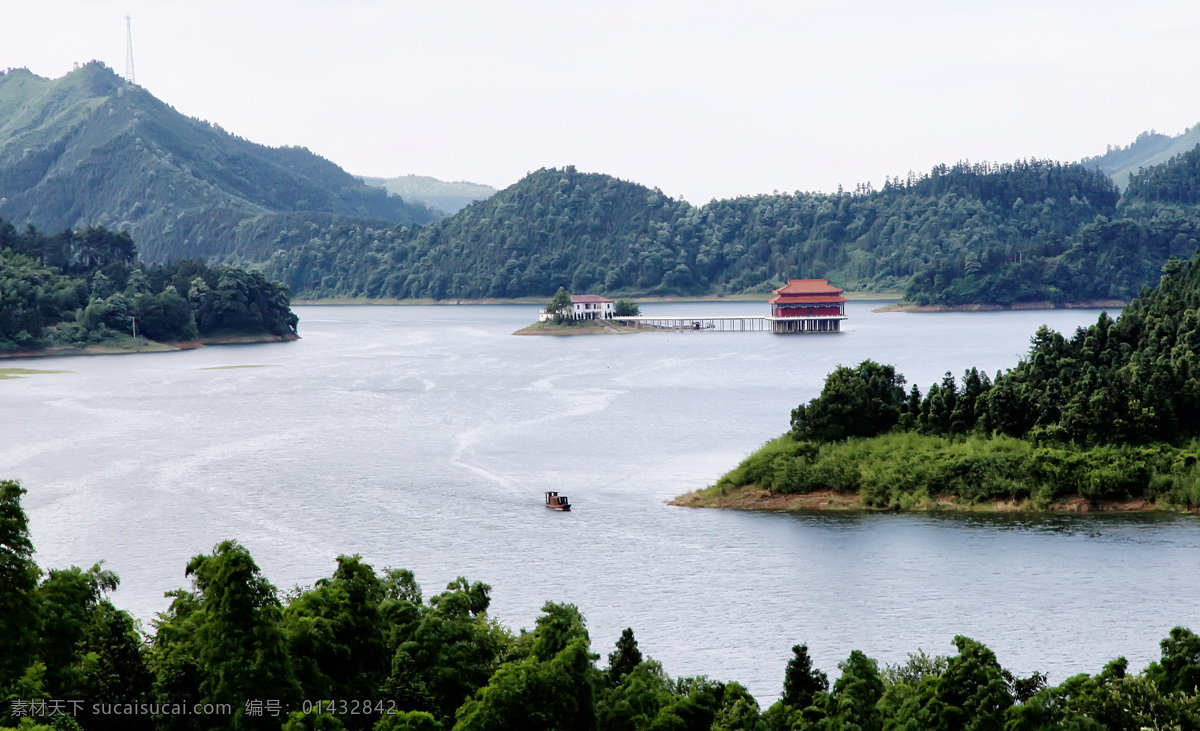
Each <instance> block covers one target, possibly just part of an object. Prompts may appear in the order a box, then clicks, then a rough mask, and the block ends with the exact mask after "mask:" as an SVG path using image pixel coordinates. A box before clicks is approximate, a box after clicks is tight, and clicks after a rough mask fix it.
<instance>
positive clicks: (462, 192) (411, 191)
mask: <svg viewBox="0 0 1200 731" xmlns="http://www.w3.org/2000/svg"><path fill="white" fill-rule="evenodd" d="M362 180H363V181H364V182H366V183H367V184H368V185H377V186H379V187H381V188H384V189H386V190H387V191H388V192H389V193H391V194H392V195H398V196H400V197H401V198H404V199H405V200H407V201H418V202H421V203H424V204H425V205H427V206H429V207H430V208H434V209H437V210H438V211H441V212H442V213H445V214H452V213H457V212H458V211H460V210H462V209H463V208H466V207H467V206H469V205H471V204H472V203H474V202H475V201H481V200H486V199H488V198H491V197H492V196H493V195H495V194H496V189H495V188H493V187H492V186H490V185H484V184H482V183H471V182H468V181H466V180H456V181H454V182H452V183H451V182H446V181H444V180H438V179H437V178H431V177H429V176H428V175H403V176H400V177H398V178H371V177H365V176H364V177H363V178H362Z"/></svg>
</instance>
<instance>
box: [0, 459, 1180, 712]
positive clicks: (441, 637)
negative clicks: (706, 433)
mask: <svg viewBox="0 0 1200 731" xmlns="http://www.w3.org/2000/svg"><path fill="white" fill-rule="evenodd" d="M23 493H24V488H23V487H22V486H21V485H19V484H17V483H15V482H11V481H0V572H2V574H0V576H2V577H3V579H4V580H3V581H0V698H2V699H3V705H0V727H3V728H13V727H17V726H19V728H21V729H23V730H24V731H51V730H58V729H83V730H85V731H94V730H107V729H113V730H114V731H115V730H117V729H119V730H120V731H142V730H145V731H151V730H158V729H163V730H179V731H184V730H189V731H190V730H191V729H208V728H225V729H286V730H288V731H300V730H301V729H322V730H324V731H339V730H341V729H378V730H379V731H398V730H400V729H405V730H408V731H418V730H419V731H438V730H439V729H457V730H459V731H507V730H508V729H526V730H528V731H559V730H561V731H589V730H595V731H643V730H644V731H663V730H666V729H672V730H675V729H678V730H679V731H787V730H798V731H849V730H850V729H863V730H871V731H882V729H885V728H888V729H892V728H894V729H906V728H911V729H945V730H946V731H950V730H952V729H1006V730H1008V731H1042V730H1045V729H1081V730H1084V729H1112V730H1113V731H1117V730H1121V731H1124V730H1125V729H1134V728H1177V729H1197V728H1200V637H1197V636H1196V635H1195V634H1193V633H1192V632H1190V631H1188V630H1186V629H1183V628H1178V627H1177V628H1175V629H1173V630H1171V632H1170V635H1169V636H1168V637H1167V638H1165V639H1164V640H1163V641H1162V643H1161V647H1162V656H1161V659H1160V660H1159V661H1157V662H1154V663H1151V664H1150V666H1149V667H1148V668H1146V669H1145V671H1144V672H1142V673H1133V672H1130V669H1129V667H1128V663H1127V662H1126V661H1125V660H1124V658H1116V659H1114V660H1113V661H1112V662H1111V663H1109V664H1108V665H1107V666H1106V667H1105V668H1104V669H1103V670H1102V671H1101V672H1100V673H1098V674H1096V675H1087V674H1081V675H1076V676H1074V677H1071V678H1068V679H1066V680H1064V681H1063V682H1062V683H1061V684H1060V685H1058V686H1048V685H1047V682H1046V681H1047V678H1046V676H1045V675H1043V674H1041V673H1034V674H1032V675H1030V676H1028V677H1019V676H1016V675H1014V674H1013V673H1011V672H1009V671H1008V670H1006V669H1005V668H1004V667H1003V666H1002V665H1001V664H1000V662H999V660H998V658H997V657H996V655H995V654H994V653H993V652H992V651H991V650H989V649H988V648H987V647H985V646H984V645H982V644H980V643H979V642H976V641H974V640H972V639H970V638H967V637H961V636H960V637H955V638H954V639H953V647H954V649H955V651H956V654H954V655H951V656H929V655H927V654H925V653H924V652H918V653H914V654H912V655H910V656H909V658H908V660H907V661H906V662H902V663H897V664H895V665H883V666H881V665H880V663H878V662H876V661H875V660H872V659H871V658H869V657H868V656H867V655H866V654H864V653H863V652H860V651H858V650H855V651H854V652H852V653H850V656H849V657H848V658H847V659H846V660H845V661H844V662H842V663H839V665H838V670H839V671H840V674H839V675H838V677H837V678H836V679H834V681H833V682H832V683H830V680H829V676H828V675H826V673H824V672H822V671H821V670H819V669H817V668H815V667H813V664H812V659H811V658H810V657H809V655H808V647H807V645H794V646H793V647H792V653H791V659H790V660H789V661H788V663H787V666H786V668H785V669H784V673H783V692H782V693H781V694H780V697H779V699H778V700H776V701H775V702H774V703H771V704H770V705H769V707H768V708H766V710H765V711H764V710H762V709H761V708H760V706H759V703H758V702H757V701H756V700H755V699H754V698H753V697H752V696H751V695H750V694H749V693H748V692H747V691H746V689H745V688H744V687H743V686H742V685H740V684H739V683H737V682H736V681H723V680H715V679H712V678H708V677H704V676H700V677H687V678H671V677H670V676H669V675H667V673H666V672H665V670H664V668H663V667H662V665H661V664H659V663H658V662H656V661H654V660H653V659H650V658H648V657H645V656H644V655H643V654H642V652H641V650H640V649H639V648H638V643H637V640H636V638H635V636H634V632H633V630H632V629H626V630H625V631H624V632H623V633H622V634H621V637H620V638H619V639H617V641H616V644H615V647H614V648H613V649H612V651H611V652H610V653H608V656H607V663H606V665H607V667H604V668H601V667H599V666H598V664H597V660H599V659H600V656H599V655H597V654H595V653H593V652H592V640H591V636H590V634H589V632H588V629H587V625H586V623H585V621H584V617H583V614H582V613H581V612H580V610H579V608H578V607H576V606H575V605H573V604H565V603H557V602H552V601H551V602H547V603H546V604H545V605H544V606H543V608H542V613H541V615H540V616H539V617H538V618H537V619H536V621H535V623H534V628H533V630H532V631H526V630H521V631H520V632H519V633H514V632H513V631H511V630H510V629H509V628H508V627H506V626H504V625H502V624H500V623H498V622H497V621H496V620H494V619H492V618H490V617H489V615H488V607H489V605H490V595H491V587H490V586H488V585H486V584H482V583H480V582H470V581H468V580H467V579H465V578H462V577H459V578H458V579H455V580H454V581H452V582H450V584H449V585H448V586H447V587H446V589H445V591H442V592H440V593H437V594H435V595H433V596H430V597H428V598H427V597H425V596H424V594H423V591H422V589H421V587H420V586H419V585H418V584H417V582H416V579H415V577H414V575H413V574H412V572H410V571H407V570H405V569H384V570H383V571H376V570H375V569H374V568H373V567H372V566H370V565H368V564H367V563H365V562H364V561H363V560H362V559H361V558H360V557H358V556H340V557H339V558H338V559H337V566H336V568H335V569H334V571H333V574H332V575H331V576H329V577H328V578H323V579H320V580H318V581H317V582H316V583H315V584H314V585H312V586H308V587H296V589H294V590H293V591H291V592H289V593H288V594H287V595H285V596H280V594H279V592H278V591H277V590H276V589H275V587H274V586H273V585H272V584H271V583H270V582H269V581H268V580H267V578H266V577H265V576H263V574H262V573H261V571H260V570H259V568H258V566H257V565H256V563H255V562H254V559H253V557H252V556H251V555H250V553H249V551H247V550H246V549H245V547H243V546H242V545H240V544H239V543H237V542H236V541H229V540H226V541H222V542H220V543H218V544H217V545H216V547H214V548H213V550H212V552H211V553H207V554H201V555H198V556H196V557H194V558H193V559H192V560H191V561H190V562H188V565H187V567H186V574H187V575H188V576H190V577H191V579H192V586H191V588H190V589H178V590H176V591H173V592H171V593H170V594H169V595H168V598H169V599H170V606H169V607H168V608H167V609H166V611H164V612H163V613H161V614H159V615H158V618H157V619H156V620H155V622H154V623H153V627H152V628H151V629H150V630H149V632H148V634H143V633H142V632H140V631H139V629H141V628H140V627H139V625H138V623H137V622H136V621H135V620H134V619H133V618H132V617H131V616H130V615H129V614H128V613H127V612H125V611H122V610H120V609H118V608H117V607H116V606H115V605H114V604H113V603H112V601H111V600H110V599H109V596H108V595H109V593H110V592H111V591H112V590H114V589H115V588H116V587H117V586H118V584H119V579H118V577H117V576H116V575H115V574H113V573H112V572H111V571H108V570H106V569H104V567H103V565H102V564H96V565H94V566H92V567H91V568H89V569H84V568H80V567H76V566H73V567H70V568H66V569H50V570H48V571H44V570H43V569H42V568H41V567H39V566H38V565H37V564H36V563H35V562H34V559H33V554H34V547H33V542H32V540H31V537H30V534H29V525H28V519H27V517H26V515H25V513H24V510H23V509H22V507H21V497H22V495H23ZM785 646H786V645H785ZM51 714H54V715H51Z"/></svg>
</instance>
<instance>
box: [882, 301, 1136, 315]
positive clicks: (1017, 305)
mask: <svg viewBox="0 0 1200 731" xmlns="http://www.w3.org/2000/svg"><path fill="white" fill-rule="evenodd" d="M1128 304H1129V302H1127V301H1125V300H1114V299H1095V300H1081V301H1079V302H1050V301H1049V300H1042V301H1038V302H1014V303H1013V304H1011V305H998V304H970V305H914V304H911V303H906V302H897V303H895V304H891V305H884V306H883V307H880V308H877V309H874V310H871V312H1001V311H1005V310H1103V309H1108V308H1116V307H1125V306H1127V305H1128Z"/></svg>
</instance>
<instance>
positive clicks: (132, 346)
mask: <svg viewBox="0 0 1200 731" xmlns="http://www.w3.org/2000/svg"><path fill="white" fill-rule="evenodd" d="M299 339H300V338H299V336H297V335H272V334H270V333H258V334H246V333H232V332H231V333H218V334H214V335H210V336H205V337H202V338H197V339H196V340H185V341H180V342H173V343H160V342H156V341H154V340H147V339H146V338H134V337H132V336H131V335H127V334H125V333H117V334H116V335H113V336H110V337H108V338H105V339H104V340H101V341H99V342H96V343H91V344H89V345H84V346H77V345H51V346H49V347H46V348H39V349H37V350H17V351H11V352H0V359H11V358H61V357H66V356H76V355H127V354H129V353H166V352H171V351H175V350H193V349H195V348H203V347H205V346H209V345H249V344H253V343H279V342H285V341H289V340H299Z"/></svg>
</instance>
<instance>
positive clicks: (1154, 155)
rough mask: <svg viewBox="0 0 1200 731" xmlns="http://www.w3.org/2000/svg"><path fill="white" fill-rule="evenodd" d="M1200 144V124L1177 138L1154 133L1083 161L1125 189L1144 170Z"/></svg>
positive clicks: (1151, 131)
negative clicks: (1136, 174)
mask: <svg viewBox="0 0 1200 731" xmlns="http://www.w3.org/2000/svg"><path fill="white" fill-rule="evenodd" d="M1198 144H1200V124H1198V125H1195V126H1193V127H1189V128H1188V129H1185V130H1184V131H1183V132H1181V133H1179V134H1177V135H1175V136H1174V137H1172V136H1170V135H1165V134H1162V133H1161V132H1155V131H1154V130H1150V131H1149V132H1143V133H1141V134H1140V135H1138V136H1137V139H1136V140H1134V141H1133V142H1132V143H1130V144H1128V145H1126V146H1124V147H1113V146H1111V145H1110V146H1109V148H1108V151H1107V152H1105V153H1104V154H1103V155H1096V156H1095V157H1085V158H1084V159H1083V160H1082V161H1081V162H1082V163H1083V165H1085V166H1086V167H1089V168H1094V169H1096V170H1099V171H1101V172H1103V173H1107V174H1108V175H1109V177H1111V178H1112V179H1113V182H1114V183H1116V184H1117V186H1118V187H1120V189H1121V190H1125V187H1126V186H1127V185H1129V178H1130V176H1132V175H1133V174H1134V173H1136V172H1137V171H1138V170H1140V169H1142V168H1148V167H1153V166H1154V165H1158V164H1159V163H1162V162H1166V161H1167V160H1169V159H1171V158H1172V157H1174V156H1175V155H1178V154H1180V153H1182V152H1186V151H1188V150H1190V149H1192V148H1193V147H1195V146H1196V145H1198Z"/></svg>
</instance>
